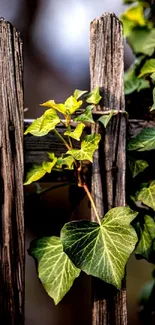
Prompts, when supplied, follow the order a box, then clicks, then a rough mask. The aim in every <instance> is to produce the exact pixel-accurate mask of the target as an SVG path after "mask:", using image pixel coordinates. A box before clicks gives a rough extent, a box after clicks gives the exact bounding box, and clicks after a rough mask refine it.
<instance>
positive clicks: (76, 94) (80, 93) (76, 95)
mask: <svg viewBox="0 0 155 325" xmlns="http://www.w3.org/2000/svg"><path fill="white" fill-rule="evenodd" d="M87 92H88V91H87V90H79V89H75V91H74V98H75V99H76V100H77V99H79V98H80V97H82V96H83V95H84V94H86V93H87Z"/></svg>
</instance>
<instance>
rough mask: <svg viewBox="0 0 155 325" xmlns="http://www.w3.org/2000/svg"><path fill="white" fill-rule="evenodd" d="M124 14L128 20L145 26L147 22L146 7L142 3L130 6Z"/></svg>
mask: <svg viewBox="0 0 155 325" xmlns="http://www.w3.org/2000/svg"><path fill="white" fill-rule="evenodd" d="M124 16H125V17H126V18H127V19H128V20H130V21H133V22H135V23H136V25H139V26H145V24H146V22H145V18H144V9H143V7H142V5H141V4H138V5H136V6H132V7H129V8H128V9H127V10H126V11H125V12H124Z"/></svg>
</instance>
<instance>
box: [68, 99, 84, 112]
mask: <svg viewBox="0 0 155 325" xmlns="http://www.w3.org/2000/svg"><path fill="white" fill-rule="evenodd" d="M82 103H83V102H82V100H79V101H77V100H76V98H74V97H73V96H70V97H69V98H68V99H67V100H66V101H65V107H66V110H67V112H69V114H70V115H71V114H73V113H75V112H76V111H77V110H78V109H79V108H80V107H81V105H82Z"/></svg>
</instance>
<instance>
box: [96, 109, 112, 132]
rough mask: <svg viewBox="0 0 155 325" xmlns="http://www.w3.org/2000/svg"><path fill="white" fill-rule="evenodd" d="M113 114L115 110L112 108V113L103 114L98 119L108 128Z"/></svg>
mask: <svg viewBox="0 0 155 325" xmlns="http://www.w3.org/2000/svg"><path fill="white" fill-rule="evenodd" d="M113 115H114V110H111V112H110V114H107V115H103V116H101V117H100V118H99V119H98V121H99V122H101V123H102V124H103V125H104V127H105V128H106V127H107V125H108V123H109V122H110V120H111V118H112V116H113Z"/></svg>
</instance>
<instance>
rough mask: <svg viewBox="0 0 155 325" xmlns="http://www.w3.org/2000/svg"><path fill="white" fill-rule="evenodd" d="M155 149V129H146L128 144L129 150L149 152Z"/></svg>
mask: <svg viewBox="0 0 155 325" xmlns="http://www.w3.org/2000/svg"><path fill="white" fill-rule="evenodd" d="M153 149H155V128H145V129H143V130H142V131H141V132H140V133H139V134H138V135H137V136H136V137H134V138H132V139H131V140H130V142H129V144H128V150H130V151H131V150H137V151H148V150H153Z"/></svg>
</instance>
